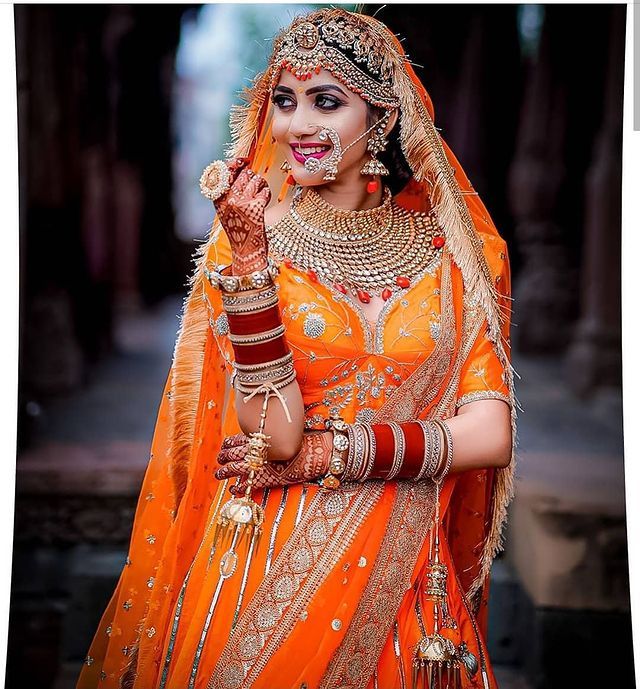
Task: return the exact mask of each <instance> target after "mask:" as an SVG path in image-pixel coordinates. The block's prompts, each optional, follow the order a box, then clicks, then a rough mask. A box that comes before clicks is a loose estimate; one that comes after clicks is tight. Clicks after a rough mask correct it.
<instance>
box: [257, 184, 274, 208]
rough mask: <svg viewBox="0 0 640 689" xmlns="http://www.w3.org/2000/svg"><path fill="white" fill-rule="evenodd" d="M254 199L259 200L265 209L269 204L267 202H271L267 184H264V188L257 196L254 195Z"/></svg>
mask: <svg viewBox="0 0 640 689" xmlns="http://www.w3.org/2000/svg"><path fill="white" fill-rule="evenodd" d="M256 198H257V199H259V201H260V203H261V206H262V208H266V207H267V205H268V204H269V201H271V189H269V185H268V184H266V183H265V186H264V188H263V189H261V190H260V191H259V192H258V194H257V195H256Z"/></svg>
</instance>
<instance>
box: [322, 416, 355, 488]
mask: <svg viewBox="0 0 640 689" xmlns="http://www.w3.org/2000/svg"><path fill="white" fill-rule="evenodd" d="M348 448H349V438H348V437H347V434H346V432H345V431H339V430H337V429H335V428H334V429H333V439H332V442H331V458H330V459H329V470H328V471H327V473H326V475H325V476H323V478H322V479H321V481H320V485H321V486H323V487H324V488H329V489H331V490H335V489H336V488H339V487H340V485H341V479H342V478H343V477H344V473H345V469H346V464H345V461H344V457H343V456H344V453H345V451H346V450H348Z"/></svg>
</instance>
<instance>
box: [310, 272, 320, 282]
mask: <svg viewBox="0 0 640 689" xmlns="http://www.w3.org/2000/svg"><path fill="white" fill-rule="evenodd" d="M307 275H308V276H309V279H310V280H311V282H318V275H317V273H316V271H315V270H308V271H307Z"/></svg>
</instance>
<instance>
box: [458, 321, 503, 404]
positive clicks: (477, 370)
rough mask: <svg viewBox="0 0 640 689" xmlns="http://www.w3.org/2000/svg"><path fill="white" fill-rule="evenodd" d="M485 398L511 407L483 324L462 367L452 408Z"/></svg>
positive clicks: (501, 374) (497, 359)
mask: <svg viewBox="0 0 640 689" xmlns="http://www.w3.org/2000/svg"><path fill="white" fill-rule="evenodd" d="M485 399H493V400H496V399H497V400H504V401H505V402H507V404H509V405H510V404H511V399H510V396H509V386H508V385H507V382H506V376H505V370H504V366H503V365H502V363H501V362H500V359H499V358H498V355H497V354H496V351H495V349H494V346H493V343H492V342H491V341H490V340H489V338H488V337H487V335H486V327H485V325H484V324H483V327H481V328H480V333H479V334H478V336H477V337H476V340H475V342H474V344H473V347H472V349H471V351H470V352H469V356H468V357H467V360H466V361H465V363H464V366H463V367H462V372H461V374H460V384H459V386H458V395H457V400H456V408H460V407H461V406H462V405H464V404H468V403H469V402H476V401H477V400H485Z"/></svg>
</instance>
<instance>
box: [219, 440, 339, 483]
mask: <svg viewBox="0 0 640 689" xmlns="http://www.w3.org/2000/svg"><path fill="white" fill-rule="evenodd" d="M332 442H333V433H332V432H331V431H322V432H320V433H318V432H312V433H305V434H304V435H303V438H302V447H301V448H300V451H299V452H298V454H297V455H296V456H295V457H294V458H293V459H291V460H290V461H288V462H267V463H266V464H265V465H264V466H263V467H261V468H260V469H258V470H257V471H256V473H255V476H254V479H253V484H252V486H253V488H254V489H256V490H258V489H260V488H272V487H274V486H287V485H291V484H294V483H303V482H304V481H312V480H315V479H317V478H320V477H322V476H324V475H325V474H326V473H327V471H328V470H329V460H330V458H331V451H332ZM248 449H249V444H248V438H247V436H244V435H242V434H237V435H234V436H230V437H229V438H225V441H224V442H223V445H222V448H221V451H220V454H219V455H218V463H219V464H220V465H221V467H220V469H218V470H217V471H216V473H215V476H216V478H217V479H220V480H223V479H227V478H232V477H234V476H237V477H240V479H241V481H240V483H238V484H237V485H235V486H232V487H231V489H230V490H231V492H232V493H233V494H234V495H239V494H242V493H244V491H245V489H246V487H247V477H248V476H249V471H250V469H249V463H248V461H247V460H246V459H245V455H246V454H247V450H248Z"/></svg>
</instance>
